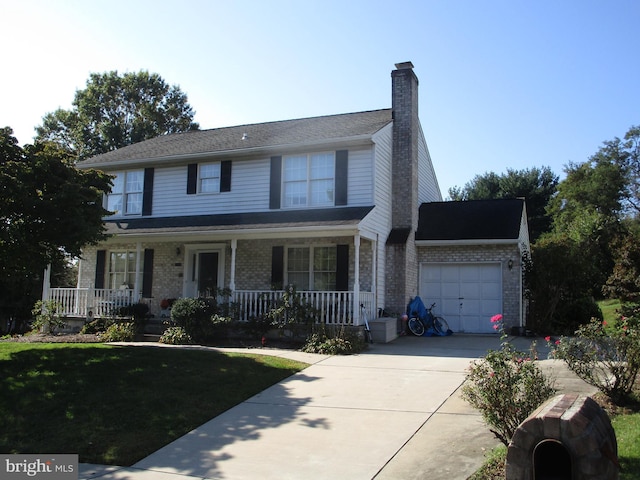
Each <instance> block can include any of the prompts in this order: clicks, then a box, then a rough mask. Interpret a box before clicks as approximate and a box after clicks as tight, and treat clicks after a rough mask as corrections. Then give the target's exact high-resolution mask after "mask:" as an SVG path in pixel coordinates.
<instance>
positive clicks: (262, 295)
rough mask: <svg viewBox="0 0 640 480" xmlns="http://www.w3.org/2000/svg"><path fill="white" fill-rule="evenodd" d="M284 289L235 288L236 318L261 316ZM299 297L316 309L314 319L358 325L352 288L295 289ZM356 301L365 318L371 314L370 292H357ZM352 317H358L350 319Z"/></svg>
mask: <svg viewBox="0 0 640 480" xmlns="http://www.w3.org/2000/svg"><path fill="white" fill-rule="evenodd" d="M283 293H284V290H273V291H271V290H270V291H266V292H265V291H259V290H236V291H235V292H234V293H233V297H232V298H233V300H232V301H233V302H235V303H236V304H237V305H238V306H239V310H240V311H239V319H240V320H241V321H247V320H249V319H251V318H260V317H263V316H264V315H265V314H266V313H267V312H268V311H269V310H270V309H271V308H272V307H273V306H274V305H275V304H276V302H277V301H278V299H280V298H281V297H282V294H283ZM296 293H297V294H298V295H299V296H300V297H301V300H302V301H303V302H305V303H308V304H310V305H311V306H312V307H313V308H315V309H316V310H317V311H318V321H319V322H320V323H326V324H328V325H354V324H355V325H359V324H360V323H362V321H361V320H360V317H359V315H360V307H359V306H356V308H355V309H354V308H353V307H354V296H355V295H354V292H344V291H341V292H338V291H298V292H296ZM358 297H359V300H358V302H359V303H361V304H363V305H364V306H365V309H366V310H367V314H368V315H369V318H373V317H374V316H375V315H374V312H373V293H371V292H359V295H358ZM354 313H355V318H356V319H358V320H357V321H356V322H355V323H354Z"/></svg>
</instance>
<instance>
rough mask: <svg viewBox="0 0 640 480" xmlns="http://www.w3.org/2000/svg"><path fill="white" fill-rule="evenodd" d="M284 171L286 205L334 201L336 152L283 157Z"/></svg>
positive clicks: (283, 182)
mask: <svg viewBox="0 0 640 480" xmlns="http://www.w3.org/2000/svg"><path fill="white" fill-rule="evenodd" d="M282 171H283V173H282V192H283V193H282V196H283V199H282V200H283V201H282V204H283V206H284V207H288V208H291V207H322V206H333V205H334V190H335V178H334V177H335V156H334V154H333V153H315V154H312V155H296V156H289V157H284V160H283V169H282Z"/></svg>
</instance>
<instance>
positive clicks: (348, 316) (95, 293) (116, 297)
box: [44, 288, 377, 326]
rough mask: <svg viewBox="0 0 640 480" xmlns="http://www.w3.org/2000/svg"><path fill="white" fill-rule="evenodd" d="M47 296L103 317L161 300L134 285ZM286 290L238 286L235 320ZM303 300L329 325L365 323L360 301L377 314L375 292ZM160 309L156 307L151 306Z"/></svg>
mask: <svg viewBox="0 0 640 480" xmlns="http://www.w3.org/2000/svg"><path fill="white" fill-rule="evenodd" d="M46 293H47V294H46V296H45V298H44V300H51V301H54V302H56V303H57V304H58V305H59V306H60V309H59V313H60V315H62V316H63V317H70V318H84V319H91V318H101V317H113V316H118V315H119V313H120V311H121V310H122V309H123V308H125V307H129V306H131V305H133V304H135V303H139V302H141V303H147V304H148V305H149V306H150V307H151V306H152V305H150V304H151V303H152V302H157V303H158V304H159V303H160V300H156V299H152V298H140V295H136V294H135V290H134V289H129V288H122V289H107V288H49V289H48V291H47V292H46ZM284 293H285V292H284V290H269V291H264V290H235V291H233V292H232V293H231V296H230V298H229V301H230V302H231V303H233V304H235V306H236V307H237V308H236V309H235V310H234V311H237V312H238V313H237V317H238V318H234V319H233V320H238V321H243V322H246V321H248V320H250V319H252V318H262V317H264V316H266V314H267V312H268V311H269V310H270V309H271V308H272V307H273V306H274V305H275V303H276V301H277V300H278V299H280V298H281V297H282V295H283V294H284ZM296 293H297V294H298V295H299V296H300V298H301V300H302V301H303V302H305V303H307V304H309V305H311V306H312V307H313V308H314V309H315V310H316V311H317V312H318V316H317V322H318V323H323V324H326V325H353V326H358V325H362V324H364V319H363V318H362V315H361V312H360V308H358V306H359V305H364V308H365V311H366V314H367V317H368V318H369V319H372V318H375V317H376V316H377V315H376V312H375V311H374V310H375V308H374V305H375V301H374V294H373V293H372V292H355V291H298V292H296ZM150 310H151V311H157V308H150Z"/></svg>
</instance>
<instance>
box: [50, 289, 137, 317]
mask: <svg viewBox="0 0 640 480" xmlns="http://www.w3.org/2000/svg"><path fill="white" fill-rule="evenodd" d="M133 297H134V295H133V290H132V289H129V288H127V289H118V290H113V289H109V288H50V289H49V300H53V301H54V302H56V303H58V304H60V305H61V309H60V311H59V313H60V314H61V315H66V316H70V317H109V316H113V315H116V314H117V313H118V309H120V308H122V307H127V306H129V305H131V304H132V303H133Z"/></svg>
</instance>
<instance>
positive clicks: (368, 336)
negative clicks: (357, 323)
mask: <svg viewBox="0 0 640 480" xmlns="http://www.w3.org/2000/svg"><path fill="white" fill-rule="evenodd" d="M360 314H361V315H362V318H363V319H364V340H365V342H368V343H373V336H372V335H371V328H369V319H368V318H367V309H366V308H364V303H361V304H360Z"/></svg>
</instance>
